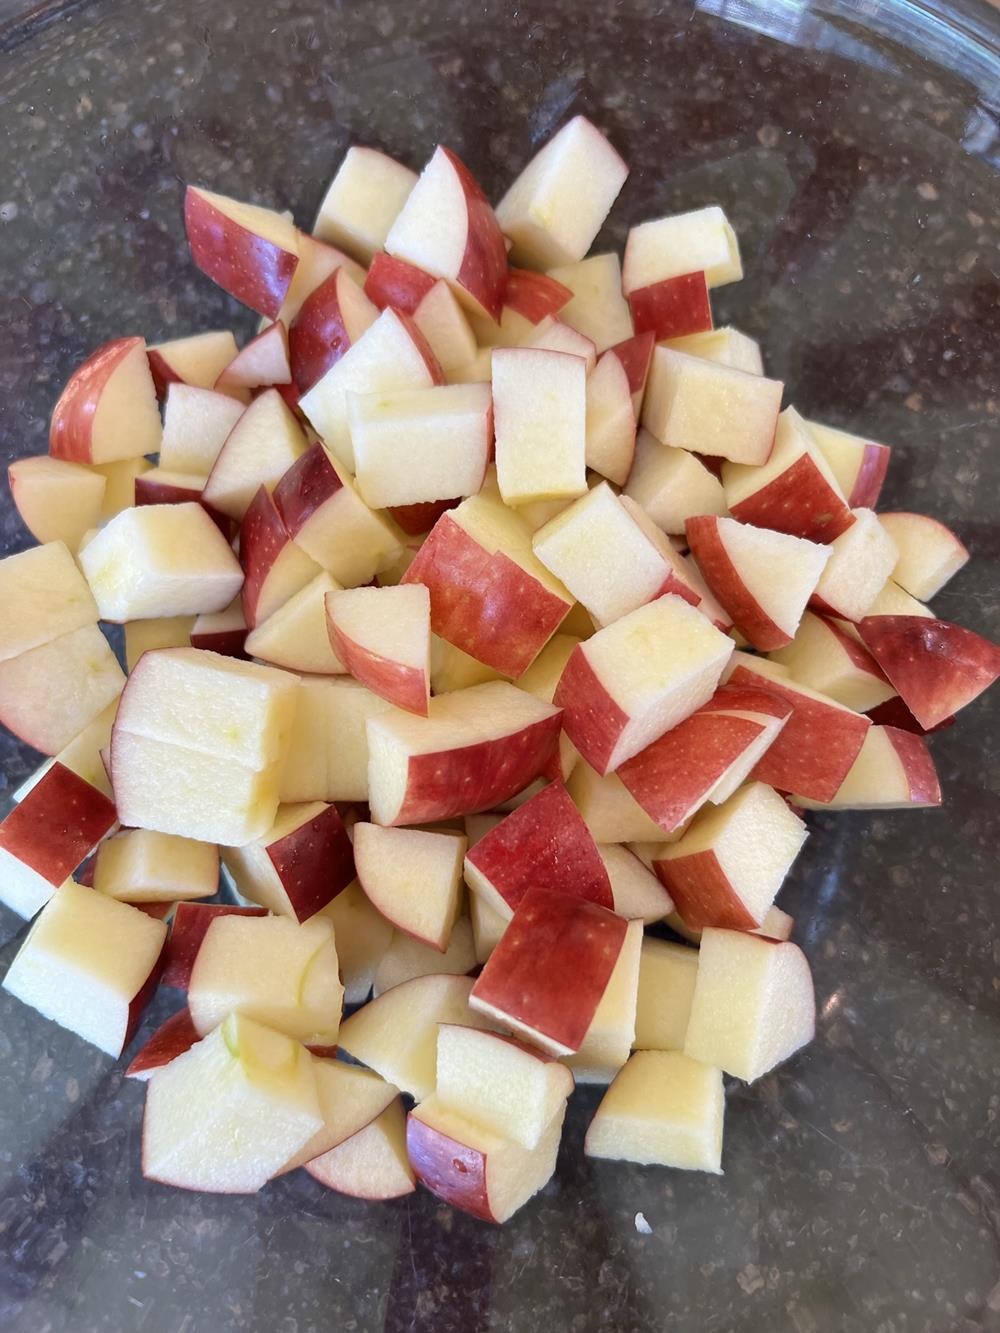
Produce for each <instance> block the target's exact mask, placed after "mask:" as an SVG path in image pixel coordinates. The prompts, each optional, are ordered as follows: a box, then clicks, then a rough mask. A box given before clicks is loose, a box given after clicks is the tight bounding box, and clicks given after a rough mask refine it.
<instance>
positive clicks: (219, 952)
mask: <svg viewBox="0 0 1000 1333" xmlns="http://www.w3.org/2000/svg"><path fill="white" fill-rule="evenodd" d="M343 997H344V988H343V986H342V985H341V984H340V975H339V972H338V967H337V949H336V945H335V943H334V938H333V925H332V923H331V922H330V920H329V919H328V918H326V917H313V918H312V919H311V920H309V921H306V922H303V923H302V924H299V923H298V922H297V921H293V920H289V919H288V918H287V917H277V916H270V917H250V916H235V915H226V916H220V917H217V918H216V920H215V921H213V922H212V924H211V925H210V926H209V928H208V930H207V931H206V932H205V938H204V939H203V940H202V943H201V948H200V949H199V950H198V953H197V956H196V957H195V960H194V968H193V969H192V972H191V979H190V981H189V982H188V1008H189V1009H190V1010H191V1021H192V1022H193V1023H194V1025H195V1027H196V1028H197V1029H198V1031H199V1032H200V1033H202V1034H205V1033H208V1032H211V1030H212V1029H213V1028H214V1027H217V1026H218V1025H219V1023H221V1022H222V1021H223V1019H224V1018H225V1017H226V1015H227V1014H229V1013H234V1012H238V1013H241V1014H245V1015H246V1016H247V1017H248V1018H252V1019H253V1020H254V1021H255V1022H257V1023H266V1024H267V1025H268V1026H269V1027H272V1028H274V1029H275V1030H276V1031H278V1032H284V1033H285V1034H286V1035H287V1036H289V1037H295V1038H297V1039H298V1040H300V1041H307V1042H311V1043H316V1044H318V1045H323V1046H325V1045H333V1044H335V1043H336V1041H337V1032H338V1029H339V1027H340V1012H341V1008H342V1005H343Z"/></svg>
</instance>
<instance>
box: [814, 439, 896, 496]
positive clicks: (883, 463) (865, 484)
mask: <svg viewBox="0 0 1000 1333" xmlns="http://www.w3.org/2000/svg"><path fill="white" fill-rule="evenodd" d="M806 424H807V425H808V427H809V431H810V433H811V435H812V437H813V440H814V441H815V444H816V447H817V448H818V449H819V451H820V453H821V454H822V455H823V457H824V458H825V459H826V461H827V464H828V465H829V467H830V471H831V472H832V473H833V475H834V477H836V479H837V484H838V486H839V487H840V489H841V492H842V493H843V495H844V496H845V497H846V499H847V503H848V504H849V505H850V506H851V508H852V509H855V508H859V509H860V508H865V509H874V507H875V505H876V504H877V503H878V497H879V495H880V494H881V491H882V484H883V482H884V481H885V474H886V472H887V471H888V468H889V455H890V452H891V451H890V449H889V447H888V445H885V444H875V443H874V442H873V441H871V440H866V439H864V438H862V437H861V436H859V435H850V434H848V432H847V431H843V430H834V428H833V427H832V426H821V425H820V424H819V423H818V422H816V421H809V422H807V423H806Z"/></svg>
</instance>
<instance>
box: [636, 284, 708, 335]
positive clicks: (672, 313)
mask: <svg viewBox="0 0 1000 1333" xmlns="http://www.w3.org/2000/svg"><path fill="white" fill-rule="evenodd" d="M628 303H629V305H630V306H631V308H632V320H633V323H634V324H635V331H636V333H652V335H653V337H654V338H655V339H656V340H657V342H659V341H660V340H661V339H663V338H685V337H687V336H688V334H691V333H704V332H705V331H706V330H708V329H711V328H712V303H711V301H710V300H709V296H708V283H707V282H706V281H705V274H704V273H683V274H678V275H677V276H676V277H674V278H664V279H663V280H662V281H661V282H653V283H650V284H649V285H648V286H646V287H638V288H636V289H635V290H634V291H632V292H629V296H628Z"/></svg>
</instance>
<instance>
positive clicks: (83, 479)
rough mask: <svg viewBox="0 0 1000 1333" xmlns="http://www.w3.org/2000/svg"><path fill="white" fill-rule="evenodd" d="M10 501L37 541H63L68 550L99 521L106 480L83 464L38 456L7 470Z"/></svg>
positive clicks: (24, 459)
mask: <svg viewBox="0 0 1000 1333" xmlns="http://www.w3.org/2000/svg"><path fill="white" fill-rule="evenodd" d="M7 482H8V484H9V486H10V494H11V499H12V500H13V501H14V504H15V506H16V508H17V512H18V513H19V514H20V516H21V522H22V523H23V524H24V526H25V527H26V528H27V529H28V531H29V532H30V533H31V535H32V537H34V539H35V541H37V542H43V543H45V542H63V543H64V544H65V545H66V547H67V548H68V549H69V550H70V551H75V550H76V549H77V547H78V546H79V545H80V540H81V538H82V537H83V534H84V533H85V532H87V531H88V530H89V529H90V528H96V527H97V525H98V523H99V522H100V519H101V507H102V505H103V503H104V488H105V486H106V485H107V481H106V479H105V478H104V477H102V476H101V474H100V473H99V472H93V471H92V470H91V469H90V468H89V467H85V466H84V465H83V464H82V463H69V462H67V461H66V460H65V459H62V458H50V457H49V456H48V454H39V455H38V456H37V457H34V458H17V459H15V460H14V462H13V463H11V465H10V466H9V467H8V469H7Z"/></svg>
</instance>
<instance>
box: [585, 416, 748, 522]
mask: <svg viewBox="0 0 1000 1333" xmlns="http://www.w3.org/2000/svg"><path fill="white" fill-rule="evenodd" d="M598 470H599V469H598ZM613 480H614V479H613ZM624 494H625V495H627V496H628V497H629V499H631V500H634V501H635V503H636V504H638V505H641V506H642V508H643V509H644V510H645V511H646V513H647V514H648V515H649V517H650V518H651V519H652V520H653V522H654V523H655V524H657V526H658V527H661V528H662V529H663V531H664V532H669V533H674V534H676V535H678V536H680V535H682V534H683V533H684V525H685V523H686V522H687V520H688V519H689V518H694V517H695V516H697V515H700V514H715V515H718V516H720V517H721V516H722V515H724V514H726V513H727V512H728V511H727V509H726V496H725V492H724V491H723V489H722V483H721V482H720V481H719V479H718V478H717V477H715V476H713V474H712V473H711V472H710V471H709V469H708V468H707V467H706V466H705V465H704V463H702V462H700V461H699V460H698V459H697V458H696V457H695V456H694V454H691V453H688V452H687V450H686V449H671V448H670V447H669V446H668V445H665V444H661V443H660V442H659V440H657V439H656V437H655V436H653V435H650V433H649V431H648V430H641V431H640V432H639V434H638V436H637V438H636V441H635V457H634V460H633V463H632V467H631V470H630V472H629V474H628V479H627V482H626V484H625V491H624Z"/></svg>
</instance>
